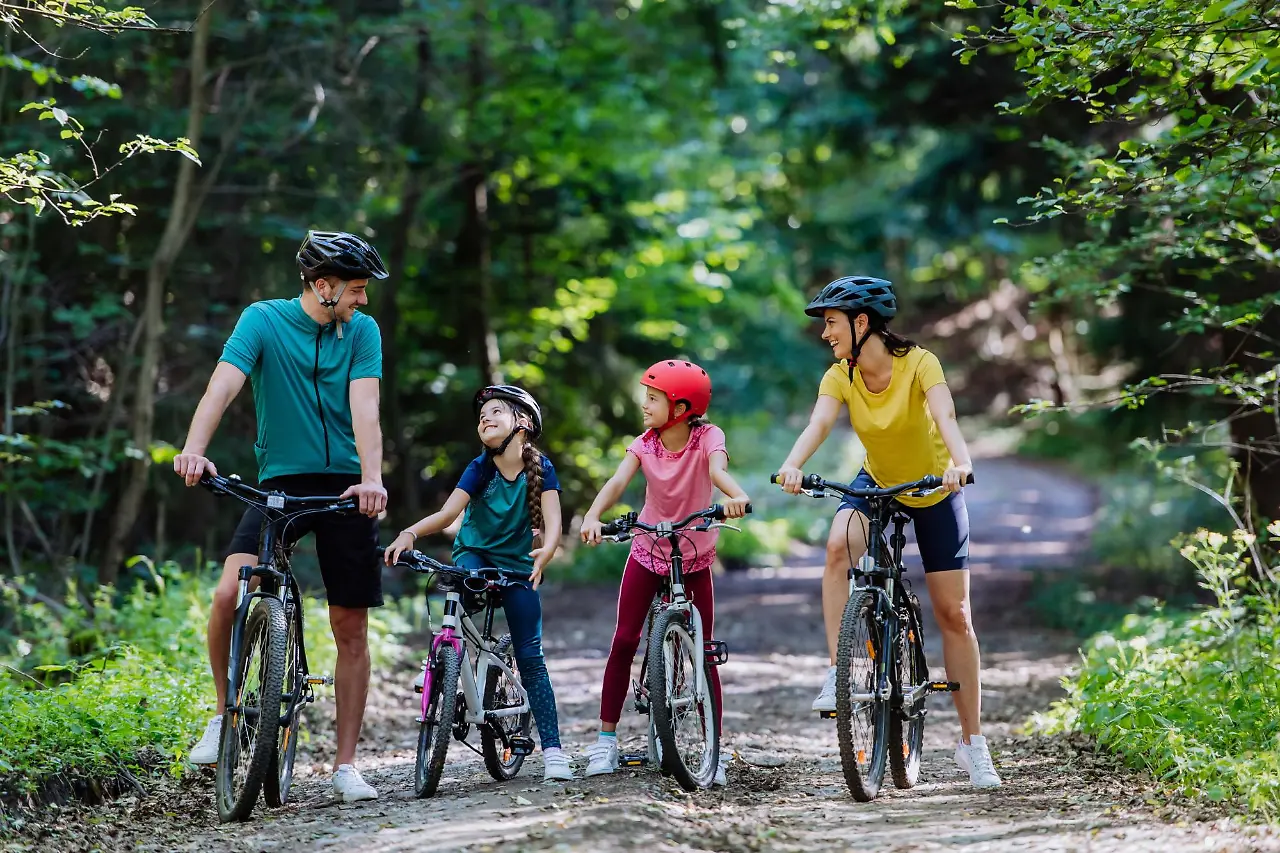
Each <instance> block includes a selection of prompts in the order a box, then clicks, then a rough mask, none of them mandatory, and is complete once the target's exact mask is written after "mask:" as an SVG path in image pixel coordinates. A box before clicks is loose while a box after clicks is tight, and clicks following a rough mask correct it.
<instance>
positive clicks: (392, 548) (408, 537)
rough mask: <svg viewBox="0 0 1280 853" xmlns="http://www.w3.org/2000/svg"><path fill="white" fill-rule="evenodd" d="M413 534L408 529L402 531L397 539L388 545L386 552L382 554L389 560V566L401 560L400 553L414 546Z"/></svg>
mask: <svg viewBox="0 0 1280 853" xmlns="http://www.w3.org/2000/svg"><path fill="white" fill-rule="evenodd" d="M414 541H415V540H414V537H413V534H412V533H410V532H409V531H407V530H402V531H400V535H399V536H397V537H396V541H394V542H392V543H391V544H390V545H388V546H387V550H386V552H385V553H384V554H383V555H382V556H383V559H384V560H386V561H387V565H388V566H394V565H395V564H396V563H397V562H399V560H400V555H401V554H402V553H404V552H405V551H408V550H409V549H410V548H412V547H413V543H414Z"/></svg>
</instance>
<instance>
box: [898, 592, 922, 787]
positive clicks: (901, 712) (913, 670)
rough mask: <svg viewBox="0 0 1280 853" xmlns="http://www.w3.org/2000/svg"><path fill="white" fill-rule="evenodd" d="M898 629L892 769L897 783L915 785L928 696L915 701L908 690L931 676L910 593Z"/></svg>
mask: <svg viewBox="0 0 1280 853" xmlns="http://www.w3.org/2000/svg"><path fill="white" fill-rule="evenodd" d="M903 615H904V618H903V619H902V624H901V626H900V627H899V630H898V640H897V642H898V653H897V658H898V666H897V682H898V683H897V685H896V687H895V693H896V695H897V697H898V699H899V701H897V702H895V703H894V707H893V708H891V709H890V710H889V771H890V773H891V775H892V776H893V784H894V785H897V786H898V787H899V788H912V787H915V784H916V782H917V781H919V779H920V753H921V751H922V750H923V748H924V699H925V694H924V692H923V691H921V692H920V696H919V698H917V699H916V700H915V701H914V702H910V701H908V700H907V697H906V695H905V694H906V693H908V692H909V691H911V690H912V689H913V688H916V687H919V686H920V685H921V684H924V683H925V682H927V681H928V680H929V666H928V664H926V663H925V659H924V635H923V634H922V633H921V632H920V602H919V600H918V599H917V598H916V597H915V596H914V595H912V596H910V598H909V600H908V606H907V607H906V608H904V611H903Z"/></svg>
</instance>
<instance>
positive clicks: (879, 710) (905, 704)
mask: <svg viewBox="0 0 1280 853" xmlns="http://www.w3.org/2000/svg"><path fill="white" fill-rule="evenodd" d="M769 481H770V482H771V483H777V482H778V475H777V474H774V475H773V476H772V477H770V478H769ZM968 482H969V483H972V482H973V475H972V474H971V475H969V479H968ZM940 488H942V478H941V477H935V476H928V477H922V478H921V479H919V480H915V481H914V482H910V483H902V484H900V485H897V486H890V487H889V488H885V489H858V488H850V487H849V486H847V485H844V484H842V483H833V482H831V481H829V480H824V479H822V478H821V477H819V476H818V475H816V474H810V475H808V476H806V477H805V478H804V480H803V482H802V484H801V489H802V491H803V492H804V493H805V494H807V495H809V496H811V497H814V498H825V497H834V495H829V494H828V492H829V491H830V492H835V493H838V494H840V495H848V496H850V497H857V498H865V499H866V500H867V501H868V502H869V503H870V504H871V515H870V518H869V519H868V521H869V529H868V533H867V553H866V555H865V556H863V557H862V559H860V560H859V561H858V563H857V565H856V566H850V567H849V602H848V603H847V604H846V605H845V608H844V616H843V618H842V619H841V620H840V638H839V641H838V644H837V646H836V710H835V711H834V712H832V711H823V712H821V714H822V716H823V717H825V718H831V717H834V718H835V720H836V734H837V737H838V738H839V741H840V764H841V766H842V768H843V769H844V778H845V782H846V783H847V784H848V785H849V791H850V793H852V794H853V798H854V799H855V800H859V801H861V802H869V801H870V800H873V799H875V797H876V795H877V794H878V793H879V792H880V786H881V783H882V782H883V781H884V770H885V763H886V758H887V759H888V764H889V768H890V771H891V773H892V776H893V783H894V785H896V786H897V787H899V788H911V787H914V786H915V784H916V782H917V780H918V779H919V777H920V753H921V750H922V747H923V745H924V718H925V714H926V713H927V712H926V710H925V707H924V700H925V697H926V696H928V695H929V694H931V693H946V692H952V691H955V690H959V689H960V685H959V683H957V682H955V681H930V680H929V667H928V665H927V664H926V663H925V657H924V633H923V631H922V630H921V625H922V621H921V613H920V599H919V598H917V597H916V595H915V593H913V592H911V590H910V587H909V583H908V582H907V581H905V579H904V578H903V566H902V549H903V547H904V546H905V545H906V544H907V537H906V535H905V534H904V533H903V532H902V531H903V528H904V527H906V525H907V522H909V521H910V520H911V518H910V516H908V515H907V514H906V513H904V512H902V511H901V508H895V506H894V499H895V498H898V497H902V496H910V497H923V496H925V495H929V494H933V493H934V492H936V491H937V490H938V489H940ZM890 524H892V525H893V534H892V535H888V529H889V525H890Z"/></svg>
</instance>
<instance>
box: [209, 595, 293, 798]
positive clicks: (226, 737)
mask: <svg viewBox="0 0 1280 853" xmlns="http://www.w3.org/2000/svg"><path fill="white" fill-rule="evenodd" d="M286 633H287V628H286V625H285V619H284V605H282V604H281V603H280V601H279V599H276V598H270V597H267V598H259V599H257V600H256V602H255V603H254V605H253V608H252V609H251V610H250V611H249V616H248V618H247V619H246V620H245V629H244V644H243V646H242V647H241V654H240V660H239V661H236V662H235V665H236V666H237V667H238V669H239V673H240V695H239V696H236V697H234V699H235V701H234V703H233V704H235V705H237V706H239V708H240V710H239V711H236V712H228V713H227V715H226V717H227V720H224V723H223V726H222V735H221V737H220V738H219V741H218V770H217V778H216V783H215V784H216V795H215V796H216V799H217V801H218V820H220V821H221V822H222V823H229V822H231V821H243V820H247V819H248V818H249V815H250V813H251V812H252V811H253V806H254V804H255V803H256V802H257V800H258V794H260V793H261V792H262V786H263V783H264V782H265V781H266V778H267V775H268V773H270V771H271V764H272V757H273V756H274V755H275V753H276V744H277V740H276V737H277V734H278V730H279V727H280V696H281V692H282V690H283V686H284V667H285V660H284V658H285V642H286ZM259 648H261V649H262V659H261V661H260V663H259V664H258V670H259V687H258V691H257V695H256V696H253V695H251V694H247V693H246V687H247V685H246V683H245V682H246V680H247V679H246V675H247V674H248V672H249V670H250V664H251V663H253V661H254V651H255V650H256V649H259ZM255 702H256V707H254V706H253V705H254V703H255ZM246 704H247V705H249V706H250V707H249V708H248V711H249V713H246V707H245V706H246ZM253 718H256V725H253V726H252V734H251V736H249V737H248V744H246V745H249V746H250V747H251V749H250V754H249V756H248V766H247V767H246V768H245V773H244V779H243V781H242V782H241V784H240V785H239V789H238V790H237V789H236V781H237V776H238V775H239V774H238V773H237V772H236V771H237V768H238V767H239V765H240V757H241V755H240V752H241V748H242V740H244V739H245V738H243V737H242V736H241V726H240V723H241V722H242V721H246V724H245V726H244V728H245V730H246V735H247V734H248V729H249V728H250V724H249V723H248V722H247V721H248V720H250V719H253ZM227 723H230V725H228V724H227Z"/></svg>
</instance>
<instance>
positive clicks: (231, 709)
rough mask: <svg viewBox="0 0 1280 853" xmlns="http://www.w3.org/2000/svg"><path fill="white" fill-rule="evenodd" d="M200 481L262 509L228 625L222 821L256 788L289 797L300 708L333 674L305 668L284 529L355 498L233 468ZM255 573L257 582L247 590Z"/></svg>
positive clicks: (237, 816)
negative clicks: (279, 484) (266, 483)
mask: <svg viewBox="0 0 1280 853" xmlns="http://www.w3.org/2000/svg"><path fill="white" fill-rule="evenodd" d="M200 484H201V485H203V486H205V487H206V488H208V489H210V490H211V491H213V492H214V493H216V494H220V495H230V496H231V497H233V498H236V499H237V500H240V501H243V502H244V503H246V504H248V505H249V506H251V507H253V508H255V509H257V510H258V511H259V512H260V513H261V514H262V533H261V534H260V536H259V540H258V564H257V565H256V566H241V567H240V575H239V589H238V591H237V594H236V614H235V622H234V623H233V624H232V628H231V655H230V662H231V665H230V666H229V667H228V670H227V708H226V711H225V713H224V715H223V725H222V737H221V739H220V740H219V742H218V771H217V782H216V799H217V802H218V819H219V820H221V821H222V822H223V823H226V822H228V821H233V820H247V819H248V817H249V814H250V813H251V812H252V811H253V806H254V804H255V803H256V802H257V800H258V795H259V793H261V794H262V796H263V797H264V799H266V801H267V805H269V806H273V807H274V806H281V805H284V804H285V803H286V802H287V801H288V799H289V789H290V787H291V786H292V784H293V762H294V756H295V754H296V752H297V749H298V733H299V729H300V728H301V726H302V709H303V707H304V706H306V705H307V704H308V703H310V702H313V701H315V694H314V690H313V688H314V687H315V686H316V685H319V684H332V683H333V678H332V677H330V676H316V675H311V673H310V672H309V670H308V666H307V650H306V647H305V645H304V643H303V633H302V595H301V593H300V592H299V590H298V582H297V580H295V579H294V576H293V571H292V569H291V567H290V564H289V560H290V557H291V555H292V550H293V549H292V546H291V545H286V544H285V542H286V541H287V540H286V536H285V533H286V532H287V530H288V528H289V525H290V524H291V523H292V522H294V521H295V520H297V519H298V518H301V517H302V516H305V515H312V514H315V513H324V512H355V511H356V510H357V501H356V499H355V498H348V499H346V500H339V499H338V498H337V497H291V496H289V495H286V494H284V493H283V492H263V491H259V490H258V489H255V488H253V487H252V486H248V485H246V484H244V483H243V482H241V481H240V478H239V477H237V476H235V475H232V476H230V477H218V476H211V475H205V476H204V477H202V478H201V480H200ZM255 579H256V580H257V581H259V585H258V588H257V589H256V590H252V591H251V590H250V586H251V584H252V582H253V581H254V580H255Z"/></svg>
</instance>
